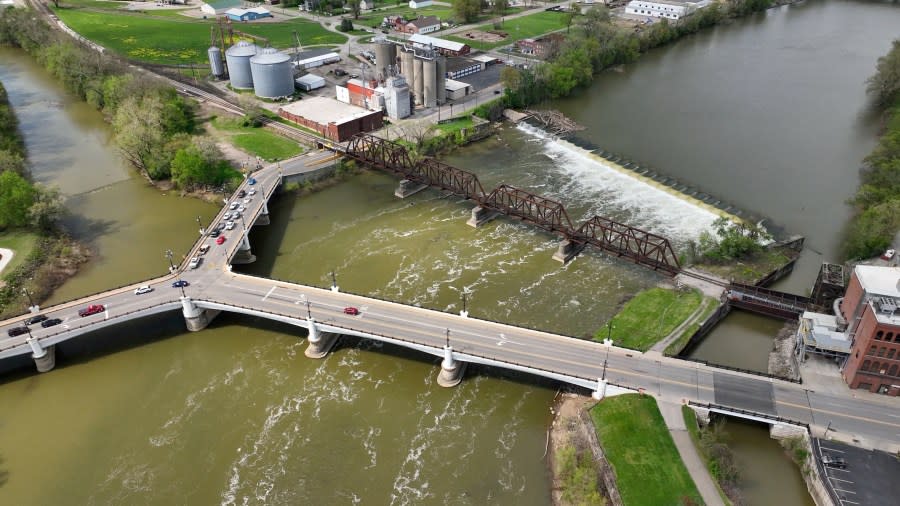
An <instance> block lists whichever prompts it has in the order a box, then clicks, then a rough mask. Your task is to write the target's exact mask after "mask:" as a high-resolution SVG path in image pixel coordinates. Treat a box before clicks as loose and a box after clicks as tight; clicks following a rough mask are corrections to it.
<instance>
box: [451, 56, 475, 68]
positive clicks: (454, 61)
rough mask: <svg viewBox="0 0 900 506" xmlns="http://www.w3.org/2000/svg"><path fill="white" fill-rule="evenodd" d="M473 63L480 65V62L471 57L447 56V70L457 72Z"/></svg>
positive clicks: (473, 64)
mask: <svg viewBox="0 0 900 506" xmlns="http://www.w3.org/2000/svg"><path fill="white" fill-rule="evenodd" d="M475 65H478V66H481V62H480V61H475V60H473V59H471V58H463V57H461V56H457V57H455V58H447V72H458V71H460V70H462V69H467V68H469V67H472V66H475Z"/></svg>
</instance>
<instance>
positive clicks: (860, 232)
mask: <svg viewBox="0 0 900 506" xmlns="http://www.w3.org/2000/svg"><path fill="white" fill-rule="evenodd" d="M868 91H869V93H870V94H871V95H872V96H873V98H874V100H875V104H876V105H877V106H878V107H879V108H881V109H882V110H883V111H884V119H885V130H884V133H883V134H882V135H881V138H880V139H879V140H878V145H877V146H875V149H874V150H873V151H872V153H870V154H869V156H867V157H866V159H865V160H864V161H863V168H862V171H861V174H860V179H861V181H860V185H859V188H858V189H857V190H856V195H855V196H854V197H853V199H852V200H851V201H850V202H851V204H853V205H854V207H855V208H856V214H855V216H854V218H853V220H852V221H851V224H850V228H849V231H848V234H847V238H846V240H845V242H844V248H845V255H846V256H847V258H850V259H858V258H869V257H872V256H875V255H878V254H880V253H883V252H884V250H885V249H887V248H889V247H890V245H891V244H892V242H893V240H894V235H895V234H897V233H898V231H900V39H897V40H894V42H893V44H892V46H891V50H890V51H889V52H888V53H887V54H886V55H884V56H882V57H881V58H879V59H878V63H877V65H876V69H875V74H874V75H873V76H872V77H870V78H869V80H868Z"/></svg>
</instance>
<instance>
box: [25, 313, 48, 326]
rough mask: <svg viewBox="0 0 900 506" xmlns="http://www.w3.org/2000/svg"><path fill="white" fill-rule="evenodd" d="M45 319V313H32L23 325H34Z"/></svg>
mask: <svg viewBox="0 0 900 506" xmlns="http://www.w3.org/2000/svg"><path fill="white" fill-rule="evenodd" d="M46 319H47V315H43V314H38V315H34V316H32V317H31V318H29V319H27V320H25V325H34V324H35V323H41V322H42V321H44V320H46Z"/></svg>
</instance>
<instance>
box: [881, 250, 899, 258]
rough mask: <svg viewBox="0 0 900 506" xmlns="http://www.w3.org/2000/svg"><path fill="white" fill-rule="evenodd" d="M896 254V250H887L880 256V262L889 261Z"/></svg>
mask: <svg viewBox="0 0 900 506" xmlns="http://www.w3.org/2000/svg"><path fill="white" fill-rule="evenodd" d="M896 254H897V251H896V250H893V249H889V250H887V251H885V252H884V254H883V255H881V259H882V260H890V259H892V258H894V255H896Z"/></svg>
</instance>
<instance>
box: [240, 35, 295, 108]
mask: <svg viewBox="0 0 900 506" xmlns="http://www.w3.org/2000/svg"><path fill="white" fill-rule="evenodd" d="M250 71H251V73H252V74H253V90H254V91H255V92H256V96H258V97H263V98H279V97H289V96H291V95H293V94H294V68H293V65H292V64H291V57H290V56H288V55H286V54H284V53H282V52H280V51H278V50H277V49H275V48H272V47H267V48H265V49H263V50H262V52H260V53H259V54H257V55H256V56H254V57H252V58H250Z"/></svg>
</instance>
